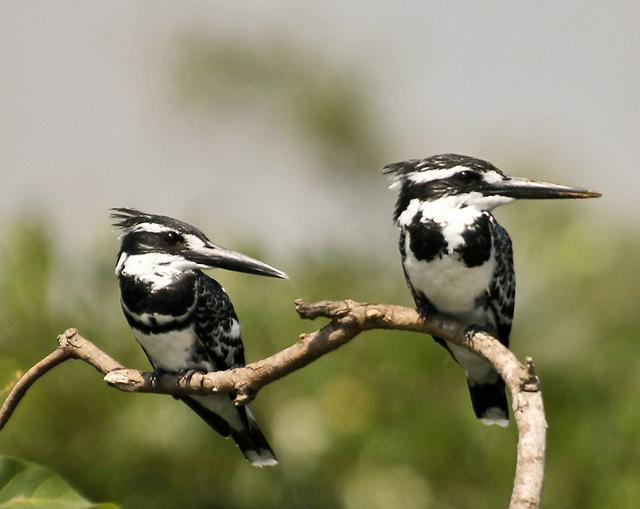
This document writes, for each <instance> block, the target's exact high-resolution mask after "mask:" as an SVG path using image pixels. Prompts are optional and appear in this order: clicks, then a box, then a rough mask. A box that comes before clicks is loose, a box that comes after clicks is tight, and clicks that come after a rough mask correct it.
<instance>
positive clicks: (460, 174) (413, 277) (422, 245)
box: [383, 154, 600, 426]
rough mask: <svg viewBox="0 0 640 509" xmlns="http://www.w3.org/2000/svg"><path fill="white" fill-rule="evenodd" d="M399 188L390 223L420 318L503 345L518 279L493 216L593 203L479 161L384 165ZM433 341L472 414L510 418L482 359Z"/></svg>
mask: <svg viewBox="0 0 640 509" xmlns="http://www.w3.org/2000/svg"><path fill="white" fill-rule="evenodd" d="M383 171H384V172H385V173H386V174H388V175H389V176H390V178H391V179H392V184H391V186H390V188H391V189H394V188H398V189H399V195H398V200H397V202H396V206H395V213H394V216H393V217H394V221H395V222H396V224H397V225H398V227H399V229H400V255H401V257H402V267H403V269H404V274H405V278H406V280H407V284H408V286H409V288H410V289H411V293H412V294H413V298H414V300H415V303H416V307H417V309H418V311H419V312H420V313H421V314H422V315H423V316H428V315H430V314H433V313H441V314H444V315H448V316H451V317H453V318H455V319H457V320H458V321H460V322H462V323H463V324H466V325H469V326H477V327H482V328H487V329H489V330H491V331H492V332H494V333H495V334H496V335H497V337H498V339H499V340H500V342H501V343H502V344H504V345H505V346H509V334H510V332H511V320H512V318H513V310H514V303H515V291H516V280H515V273H514V269H513V255H512V248H511V239H510V237H509V234H508V233H507V231H506V230H505V229H504V228H503V227H502V226H500V225H499V224H498V222H497V221H496V219H495V218H494V217H493V215H492V214H491V210H493V209H494V208H495V207H497V206H499V205H504V204H507V203H510V202H512V201H514V200H516V199H523V198H529V199H543V198H595V197H597V196H600V195H599V194H598V193H595V192H592V191H586V190H583V189H577V188H572V187H565V186H561V185H557V184H550V183H547V182H534V181H532V180H528V179H525V178H518V177H512V176H509V175H506V174H504V173H503V172H501V171H500V170H498V168H496V167H495V166H493V165H492V164H490V163H488V162H487V161H482V160H480V159H474V158H472V157H467V156H463V155H457V154H441V155H435V156H432V157H428V158H426V159H413V160H410V161H404V162H399V163H394V164H389V165H387V166H385V168H384V170H383ZM434 339H435V340H436V341H437V342H438V343H440V344H441V345H442V346H444V347H445V348H446V349H447V350H448V351H449V353H450V354H451V355H452V356H453V358H454V359H455V360H456V361H457V362H458V363H459V364H460V365H461V366H462V367H463V368H464V370H465V372H466V375H467V384H468V386H469V392H470V394H471V402H472V404H473V410H474V412H475V414H476V416H477V417H478V418H479V419H480V420H481V421H482V422H483V423H485V424H498V425H500V426H506V425H507V424H508V420H509V412H508V407H507V400H506V397H505V390H504V382H503V380H502V379H501V378H500V376H499V375H498V373H497V372H496V371H495V370H494V369H493V367H492V366H491V364H490V363H489V362H488V361H487V360H485V359H484V358H482V357H480V356H479V355H476V354H474V353H472V352H470V351H468V350H466V349H465V348H463V347H461V346H458V345H455V344H453V343H450V342H447V341H445V340H443V339H442V338H438V337H434Z"/></svg>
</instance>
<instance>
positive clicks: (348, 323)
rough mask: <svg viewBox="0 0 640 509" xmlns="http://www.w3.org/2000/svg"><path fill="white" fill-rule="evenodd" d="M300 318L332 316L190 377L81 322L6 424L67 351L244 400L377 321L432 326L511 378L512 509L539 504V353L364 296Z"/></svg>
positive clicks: (129, 385) (136, 380)
mask: <svg viewBox="0 0 640 509" xmlns="http://www.w3.org/2000/svg"><path fill="white" fill-rule="evenodd" d="M296 310H297V312H298V314H299V315H300V317H301V318H306V319H311V320H312V319H314V318H318V317H324V318H329V319H330V321H329V323H327V324H326V325H325V326H323V327H322V328H320V329H318V330H316V331H313V332H310V333H305V334H301V335H300V337H299V339H298V341H297V342H296V343H295V344H293V345H291V346H289V347H288V348H285V349H284V350H282V351H280V352H277V353H275V354H273V355H271V356H270V357H267V358H265V359H262V360H259V361H256V362H253V363H251V364H248V365H247V366H245V367H244V368H236V369H232V370H227V371H216V372H211V373H196V374H194V375H193V376H192V377H190V378H184V377H180V376H179V375H169V374H167V375H162V376H161V377H159V378H158V379H157V380H156V381H155V382H154V381H153V380H152V377H151V374H150V373H146V372H142V371H138V370H135V369H126V368H124V367H123V366H122V365H120V364H119V363H118V362H117V361H115V360H114V359H112V358H111V357H109V356H108V355H107V354H106V353H104V352H103V351H102V350H100V349H99V348H97V347H96V346H95V345H93V343H91V342H90V341H88V340H87V339H85V338H83V337H82V336H81V335H80V334H79V333H78V331H76V330H75V329H69V330H67V331H66V332H65V333H63V334H61V335H60V336H59V337H58V342H59V347H58V349H57V350H55V351H54V352H53V353H51V354H50V355H49V356H47V357H46V358H45V359H43V360H42V361H40V362H39V363H38V364H36V365H35V366H33V367H32V368H31V369H30V370H29V371H27V373H25V375H24V376H23V377H22V378H21V379H20V380H19V381H18V383H17V384H16V385H15V386H14V388H13V389H12V391H11V392H10V394H9V396H8V397H7V399H6V400H5V402H4V404H3V406H2V408H1V409H0V429H1V428H2V427H3V426H4V425H5V424H6V422H7V421H8V419H9V418H10V417H11V414H12V413H13V410H15V408H16V406H17V405H18V403H19V402H20V400H21V399H22V397H23V396H24V395H25V393H26V391H27V389H28V388H29V387H30V386H31V385H32V384H33V383H34V382H35V381H36V380H37V379H38V378H40V377H41V376H43V375H44V374H45V373H46V372H48V371H49V370H50V369H52V368H53V367H55V366H56V365H58V364H60V363H61V362H64V361H66V360H68V359H80V360H83V361H84V362H86V363H88V364H90V365H91V366H93V367H94V368H95V369H97V370H98V371H100V372H101V373H103V374H104V375H105V377H104V379H105V381H106V382H107V383H109V384H110V385H112V386H114V387H116V388H118V389H120V390H123V391H130V392H153V393H161V394H210V393H211V392H223V393H235V403H236V404H237V405H242V404H246V403H247V402H248V401H250V400H251V399H252V398H253V397H255V395H256V394H257V392H258V391H259V390H260V389H261V388H262V387H264V386H265V385H267V384H269V383H271V382H273V381H275V380H278V379H279V378H282V377H284V376H286V375H288V374H290V373H292V372H293V371H296V370H298V369H300V368H302V367H304V366H306V365H307V364H309V363H311V362H313V361H314V360H316V359H318V358H319V357H321V356H323V355H325V354H326V353H328V352H330V351H332V350H335V349H336V348H338V347H340V346H342V345H343V344H345V343H347V342H349V341H350V340H351V339H353V338H354V337H355V336H356V335H358V334H359V333H360V332H363V331H366V330H370V329H397V330H406V331H414V332H426V333H429V334H432V335H435V336H438V337H442V338H444V339H446V340H448V341H451V342H453V343H456V344H458V345H461V346H464V347H465V348H467V349H469V350H471V351H473V352H476V353H478V354H480V355H482V356H484V357H485V358H486V359H487V360H488V361H489V362H491V364H493V366H494V367H495V368H496V370H497V371H498V372H499V373H500V376H501V377H502V378H503V379H504V381H505V383H506V385H507V387H508V388H509V391H510V392H511V396H512V401H513V413H514V417H515V421H516V425H517V428H518V448H517V464H516V475H515V481H514V486H513V492H512V495H511V503H510V505H509V508H510V509H533V508H537V507H539V505H540V497H541V493H542V484H543V479H544V460H545V445H546V421H545V416H544V407H543V402H542V394H541V391H540V383H539V381H538V378H537V377H536V375H535V370H534V366H533V361H532V360H531V359H530V358H527V360H526V365H523V364H522V363H520V361H518V359H517V358H516V357H515V355H513V353H511V351H510V350H509V349H508V348H506V347H505V346H503V345H502V344H501V343H500V342H499V341H498V340H497V339H496V338H494V337H493V336H491V335H490V334H488V333H486V332H483V331H476V330H474V331H469V330H467V328H466V327H465V326H463V325H462V324H460V323H458V322H456V321H454V320H451V319H449V318H445V317H441V316H434V317H430V318H429V319H424V318H423V317H421V316H420V315H419V314H418V313H417V312H416V311H415V310H414V309H409V308H406V307H402V306H393V305H386V304H364V303H358V302H354V301H350V300H345V301H322V302H317V303H313V304H307V303H304V302H302V301H301V300H298V301H296Z"/></svg>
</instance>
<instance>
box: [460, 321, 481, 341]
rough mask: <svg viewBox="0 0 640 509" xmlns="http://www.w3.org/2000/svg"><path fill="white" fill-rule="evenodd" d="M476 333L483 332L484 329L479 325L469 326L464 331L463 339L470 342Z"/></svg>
mask: <svg viewBox="0 0 640 509" xmlns="http://www.w3.org/2000/svg"><path fill="white" fill-rule="evenodd" d="M478 332H484V329H483V328H482V327H480V326H479V325H469V326H468V327H467V328H466V329H465V331H464V339H465V340H467V341H471V340H472V339H473V336H475V335H476V334H477V333H478Z"/></svg>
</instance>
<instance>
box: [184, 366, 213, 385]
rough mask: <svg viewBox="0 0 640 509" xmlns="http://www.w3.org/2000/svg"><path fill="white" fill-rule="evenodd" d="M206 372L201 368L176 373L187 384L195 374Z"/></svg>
mask: <svg viewBox="0 0 640 509" xmlns="http://www.w3.org/2000/svg"><path fill="white" fill-rule="evenodd" d="M206 372H207V370H206V369H202V368H184V369H181V370H180V371H178V375H179V376H180V378H182V380H184V381H185V382H186V383H189V382H191V377H193V375H195V374H196V373H206Z"/></svg>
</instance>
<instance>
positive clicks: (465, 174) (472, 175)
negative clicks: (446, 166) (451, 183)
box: [458, 170, 480, 182]
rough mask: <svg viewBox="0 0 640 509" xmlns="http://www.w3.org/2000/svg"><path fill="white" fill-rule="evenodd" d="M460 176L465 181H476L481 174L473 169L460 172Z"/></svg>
mask: <svg viewBox="0 0 640 509" xmlns="http://www.w3.org/2000/svg"><path fill="white" fill-rule="evenodd" d="M458 177H459V178H460V179H461V180H462V181H463V182H475V181H476V180H479V179H480V175H478V174H477V173H476V172H475V171H471V170H464V171H461V172H460V173H458Z"/></svg>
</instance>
